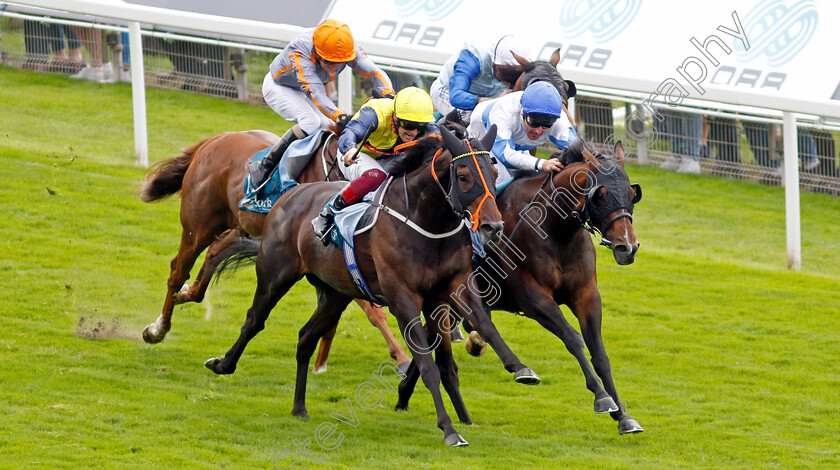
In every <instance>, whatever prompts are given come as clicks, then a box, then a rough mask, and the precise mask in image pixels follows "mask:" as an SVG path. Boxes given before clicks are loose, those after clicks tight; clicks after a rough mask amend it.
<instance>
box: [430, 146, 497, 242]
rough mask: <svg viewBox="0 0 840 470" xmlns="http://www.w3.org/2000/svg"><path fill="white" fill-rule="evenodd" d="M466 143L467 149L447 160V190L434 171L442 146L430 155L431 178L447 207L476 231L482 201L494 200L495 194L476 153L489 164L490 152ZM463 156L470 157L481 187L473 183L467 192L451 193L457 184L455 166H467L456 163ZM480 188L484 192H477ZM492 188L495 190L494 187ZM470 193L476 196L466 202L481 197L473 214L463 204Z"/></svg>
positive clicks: (482, 204) (466, 164) (482, 205)
mask: <svg viewBox="0 0 840 470" xmlns="http://www.w3.org/2000/svg"><path fill="white" fill-rule="evenodd" d="M466 144H467V150H468V151H467V152H464V153H462V154H460V155H457V156H452V160H451V161H450V162H449V189H448V190H447V189H446V188H444V187H443V184H441V182H440V178H439V177H438V174H437V172H436V171H435V162H436V161H437V158H438V157H439V156H440V155H441V154H442V153H443V148H440V149H438V151H437V152H435V155H434V157H432V165H431V171H432V178H434V180H435V183H437V185H438V188H440V190H441V192H442V193H443V196H444V198H445V199H446V202H447V203H448V204H449V207H451V208H452V212H453V213H455V215H456V216H458V217H459V218H460V219H469V222H470V229H471V230H472V231H473V232H476V231H477V230H478V226H479V216H480V215H481V209H482V208H483V207H484V203H485V202H487V200H488V199H493V200H495V199H496V195H495V191H492V190H491V189H490V186H489V184H488V179H489V178H488V177H485V174H484V173H485V172H484V171H482V168H481V165H480V164H479V162H478V155H485V156H486V157H484V158H486V159H487V163H488V164H489V162H490V152H489V151H487V150H475V149H473V146H472V143H471V142H469V141H467V142H466ZM463 158H471V159H472V162H473V164H474V165H475V170H476V172H477V173H478V177H479V178H478V181H481V187H477V185H475V184H474V185H473V188H471V189H470V190H469V191H467V192H463V191H458V193H457V194H455V195H453V193H455V188H456V187H457V186H458V185H457V167H458V166H468V167H469V163H463V164H460V165H459V164H458V163H457V162H458V161H459V160H461V159H463ZM487 171H488V172H489V171H490V170H489V169H488V170H487ZM488 176H489V175H488ZM476 182H477V181H476ZM482 189H483V192H484V194H478V193H480V192H481V191H482ZM493 189H494V190H495V187H494V188H493ZM472 193H477V194H476V197H474V198H472V199H470V200H469V201H468V202H472V201H474V200H475V199H476V198H477V197H481V201H480V202H479V203H478V207H477V208H476V210H475V213H474V214H473V213H470V211H469V210H467V209H466V207H465V204H464V202H465V201H464V199H465V198H466V197H468V196H469V195H470V194H472Z"/></svg>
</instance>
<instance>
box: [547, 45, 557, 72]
mask: <svg viewBox="0 0 840 470" xmlns="http://www.w3.org/2000/svg"><path fill="white" fill-rule="evenodd" d="M548 63H549V64H551V65H553V66H555V67H557V64H559V63H560V48H559V47H558V48H557V49H555V50H554V52H552V53H551V57H549V59H548Z"/></svg>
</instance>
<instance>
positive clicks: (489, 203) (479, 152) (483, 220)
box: [432, 126, 504, 243]
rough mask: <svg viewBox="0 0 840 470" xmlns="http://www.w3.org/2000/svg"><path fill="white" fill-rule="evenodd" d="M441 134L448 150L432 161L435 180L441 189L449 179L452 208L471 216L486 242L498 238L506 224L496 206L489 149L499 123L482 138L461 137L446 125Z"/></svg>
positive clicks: (476, 228) (472, 223) (471, 222)
mask: <svg viewBox="0 0 840 470" xmlns="http://www.w3.org/2000/svg"><path fill="white" fill-rule="evenodd" d="M441 135H442V137H443V146H444V150H445V151H444V152H442V153H441V154H439V155H436V156H435V160H434V161H433V163H432V172H433V174H434V175H435V179H436V180H438V184H441V185H442V186H441V188H444V187H445V185H446V183H444V179H446V180H448V185H449V190H448V191H447V193H448V197H447V199H448V200H449V203H450V204H451V205H452V210H453V211H454V212H455V213H456V214H458V215H459V216H460V217H462V218H468V219H469V222H470V228H471V230H472V231H473V232H476V231H477V232H478V233H479V235H480V236H481V241H482V242H483V243H488V242H496V241H498V240H499V238H500V236H501V233H502V227H503V226H504V223H503V222H502V214H501V213H500V212H499V208H498V207H497V206H496V184H495V179H494V177H493V173H492V171H493V165H492V163H491V161H490V152H489V151H488V149H490V148H491V147H492V145H493V141H494V140H495V138H496V126H492V127H491V128H490V130H489V131H488V132H487V134H486V135H485V136H484V137H482V138H481V139H480V140H479V139H470V140H461V139H459V138H458V137H456V136H455V135H453V134H452V133H451V132H449V131H448V130H446V129H445V128H441ZM447 166H448V167H449V168H448V170H449V171H448V172H447V168H446V167H447ZM447 173H448V178H444V176H445V175H446V174H447ZM445 191H446V190H445Z"/></svg>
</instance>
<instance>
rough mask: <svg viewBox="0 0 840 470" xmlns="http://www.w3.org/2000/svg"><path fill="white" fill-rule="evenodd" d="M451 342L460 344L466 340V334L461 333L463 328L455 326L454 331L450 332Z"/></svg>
mask: <svg viewBox="0 0 840 470" xmlns="http://www.w3.org/2000/svg"><path fill="white" fill-rule="evenodd" d="M449 340H450V341H452V342H453V343H460V342H461V341H463V340H464V333H462V332H461V328H460V327H459V326H457V325H456V326H455V328H453V329H452V331H450V332H449Z"/></svg>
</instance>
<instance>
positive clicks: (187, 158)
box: [141, 129, 409, 373]
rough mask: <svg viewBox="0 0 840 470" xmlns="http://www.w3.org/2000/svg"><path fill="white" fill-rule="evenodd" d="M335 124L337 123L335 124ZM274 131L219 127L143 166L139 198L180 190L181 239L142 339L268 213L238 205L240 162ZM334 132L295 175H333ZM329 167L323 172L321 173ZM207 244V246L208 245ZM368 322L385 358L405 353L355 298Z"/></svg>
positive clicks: (155, 332)
mask: <svg viewBox="0 0 840 470" xmlns="http://www.w3.org/2000/svg"><path fill="white" fill-rule="evenodd" d="M334 130H336V129H334ZM277 139H278V137H277V136H276V135H274V134H272V133H270V132H267V131H259V130H253V131H245V132H224V133H221V134H218V135H215V136H212V137H207V138H205V139H202V140H201V141H199V142H198V143H196V144H195V145H193V146H191V147H189V148H188V149H186V150H184V151H183V152H182V153H181V155H179V156H177V157H174V158H170V159H168V160H164V161H161V162H159V163H158V164H156V165H155V166H154V167H152V168H151V169H150V171H149V176H148V178H147V179H146V182H145V184H144V185H143V189H142V191H141V198H142V199H143V201H146V202H153V201H159V200H161V199H163V198H165V197H167V196H170V195H172V194H175V193H177V192H178V191H180V192H181V226H182V231H181V245H180V247H179V248H178V254H177V255H176V256H175V258H173V259H172V263H171V272H170V275H169V281H168V282H167V291H166V297H165V299H164V304H163V311H162V312H161V314H160V316H159V317H158V319H157V320H156V321H155V322H154V323H152V324H150V325H149V326H147V327H146V329H145V330H143V339H144V340H145V341H146V342H147V343H157V342H159V341H162V340H163V338H164V337H165V336H166V333H167V332H168V331H169V329H170V326H171V319H172V310H173V309H174V307H175V305H177V304H181V303H185V302H201V301H202V300H203V299H204V294H205V292H206V290H207V286H208V283H207V282H204V281H202V275H201V274H202V272H203V271H204V270H205V269H206V266H207V263H208V262H209V261H210V260H212V259H213V257H214V256H215V255H216V254H217V253H218V252H219V251H221V250H223V249H224V248H225V247H227V246H229V245H230V243H231V242H232V241H233V240H235V239H236V238H237V237H238V236H240V235H248V236H252V237H258V236H260V235H261V234H262V231H263V225H264V224H265V220H266V218H267V214H262V213H258V212H250V211H244V210H240V209H239V201H240V200H241V199H242V197H243V193H244V189H243V183H244V181H245V177H246V176H247V175H248V171H247V169H246V167H245V164H246V163H247V162H248V161H249V160H250V159H251V157H253V156H254V154H255V153H257V152H258V151H260V150H262V149H264V148H266V147H270V146H271V145H272V144H273V143H274V142H276V141H277ZM336 141H337V139H336V138H335V135H334V134H332V133H330V134H329V135H328V137H327V140H326V141H325V142H324V144H322V145H321V146H320V147H319V148H318V149H317V151H316V152H315V154H314V155H313V157H312V159H311V160H310V161H309V164H307V165H306V167H305V168H304V169H303V171H302V172H301V174H300V176H299V177H298V179H297V181H299V182H301V183H304V182H314V181H325V180H328V179H331V180H336V179H339V175H340V172H338V170H337V168H334V163H335V155H336ZM328 174H329V178H328ZM208 247H209V248H208ZM205 249H207V255H206V256H205V260H204V264H203V265H202V266H201V269H200V270H199V273H198V276H197V277H196V281H195V282H194V283H193V284H192V285H186V284H184V283H185V282H186V280H187V279H189V277H190V270H191V269H192V267H193V264H194V263H195V260H196V259H197V258H198V256H199V255H200V254H201V253H202V252H203V251H204V250H205ZM358 303H359V305H361V306H362V308H363V309H364V310H365V314H367V317H368V319H369V320H370V322H371V323H372V324H373V325H374V326H376V327H377V328H379V330H380V331H381V332H382V335H383V336H384V337H385V341H386V342H387V343H388V350H389V353H390V355H391V357H392V358H394V359H395V360H396V361H397V363H398V364H402V363H404V362H405V361H407V360H409V358H408V356H407V355H406V354H405V351H404V350H403V348H402V346H400V344H399V343H398V342H397V340H396V339H395V338H394V335H393V334H392V333H391V330H390V329H389V328H388V324H387V322H386V316H385V311H384V310H383V309H382V308H380V307H374V306H372V305H371V304H370V303H369V302H367V301H365V300H359V301H358ZM333 335H335V331H331V332H329V333H327V334H326V335H325V338H324V342H323V343H322V350H323V353H322V354H319V361H318V362H316V364H315V372H316V373H320V372H323V371H324V370H326V360H327V353H328V352H329V342H330V341H331V340H332V337H333Z"/></svg>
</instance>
